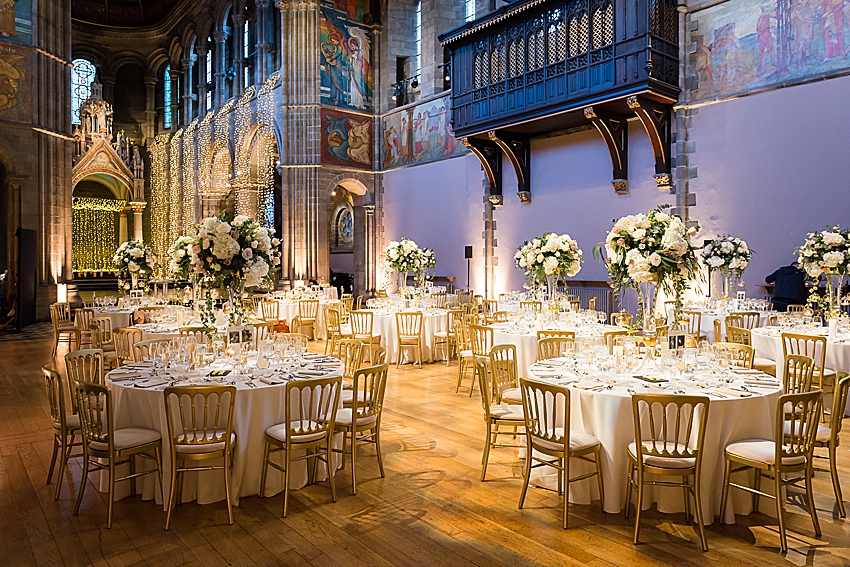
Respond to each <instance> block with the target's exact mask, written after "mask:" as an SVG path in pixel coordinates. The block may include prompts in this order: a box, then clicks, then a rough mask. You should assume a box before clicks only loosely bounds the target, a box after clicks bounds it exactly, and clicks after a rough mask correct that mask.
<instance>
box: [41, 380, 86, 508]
mask: <svg viewBox="0 0 850 567" xmlns="http://www.w3.org/2000/svg"><path fill="white" fill-rule="evenodd" d="M41 373H42V374H43V375H44V385H45V389H46V391H47V401H48V403H49V404H50V418H51V419H52V420H53V456H51V457H50V469H48V471H47V484H50V481H51V479H52V478H53V469H54V468H55V467H56V457H57V456H58V457H59V474H58V478H57V479H56V490H55V491H54V494H53V499H54V500H59V493H60V492H61V490H62V476H63V474H64V473H65V467H67V466H68V459H69V458H71V457H80V456H82V454H79V455H72V454H71V451H72V450H73V448H74V447H82V446H83V442H82V439H80V441H76V442H75V441H74V439H75V437H76V436H77V435H81V431H80V428H81V425H80V415H79V414H77V413H71V414H70V415H68V414H66V413H65V388H64V386H63V384H62V377H61V376H60V375H59V373H58V372H56V371H55V370H54V369H52V368H50V367H49V366H42V367H41ZM72 399H73V398H72ZM71 405H72V407H76V403H73V404H71Z"/></svg>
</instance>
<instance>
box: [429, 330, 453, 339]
mask: <svg viewBox="0 0 850 567" xmlns="http://www.w3.org/2000/svg"><path fill="white" fill-rule="evenodd" d="M434 336H435V337H438V338H440V339H447V338H454V336H455V335H454V333H449V332H448V331H437V332H436V333H434Z"/></svg>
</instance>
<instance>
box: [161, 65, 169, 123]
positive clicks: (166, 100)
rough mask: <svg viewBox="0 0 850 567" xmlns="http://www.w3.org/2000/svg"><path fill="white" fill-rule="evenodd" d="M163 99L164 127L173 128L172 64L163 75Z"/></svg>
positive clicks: (167, 66)
mask: <svg viewBox="0 0 850 567" xmlns="http://www.w3.org/2000/svg"><path fill="white" fill-rule="evenodd" d="M162 98H163V104H164V105H165V106H164V107H163V110H162V127H163V128H165V129H166V130H167V129H169V128H171V64H170V63H169V64H168V65H166V67H165V72H164V73H163V74H162Z"/></svg>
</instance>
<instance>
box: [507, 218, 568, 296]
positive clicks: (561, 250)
mask: <svg viewBox="0 0 850 567" xmlns="http://www.w3.org/2000/svg"><path fill="white" fill-rule="evenodd" d="M582 262H583V260H582V251H581V248H579V247H578V243H577V242H576V241H575V240H573V239H572V238H570V235H569V234H561V235H558V234H555V233H554V232H544V233H543V236H540V237H538V238H533V239H531V240H530V241H527V242H523V243H522V246H520V247H519V248H518V249H517V251H516V254H514V263H515V264H516V267H517V268H520V269H521V270H524V271H525V276H526V277H527V278H528V280H529V282H530V284H531V287H532V288H535V287H538V286H540V285H542V284H544V283H547V282H548V284H549V298H550V300H553V301H554V299H555V297H554V296H555V286H556V285H557V280H558V279H559V278H572V277H574V276H575V275H576V274H578V273H579V271H580V270H581V263H582Z"/></svg>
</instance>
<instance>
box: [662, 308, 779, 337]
mask: <svg viewBox="0 0 850 567" xmlns="http://www.w3.org/2000/svg"><path fill="white" fill-rule="evenodd" d="M686 309H687V308H686ZM688 310H689V311H699V312H700V313H701V317H700V323H699V332H700V333H701V334H703V335H705V336H707V337H708V341H709V342H711V343H714V342H716V337H715V336H714V321H715V320H717V319H720V323H721V326H722V329H723V332H725V331H726V323H725V320H726V316H727V315H729V313H727V312H726V311H718V310H717V309H688ZM776 313H777V312H776V311H760V312H759V325H758V326H759V327H764V326H765V325H767V323H768V320H769V319H770V317H771V315H776ZM672 315H673V310H672V309H671V310H670V313H669V317H668V321H671V320H672Z"/></svg>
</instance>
